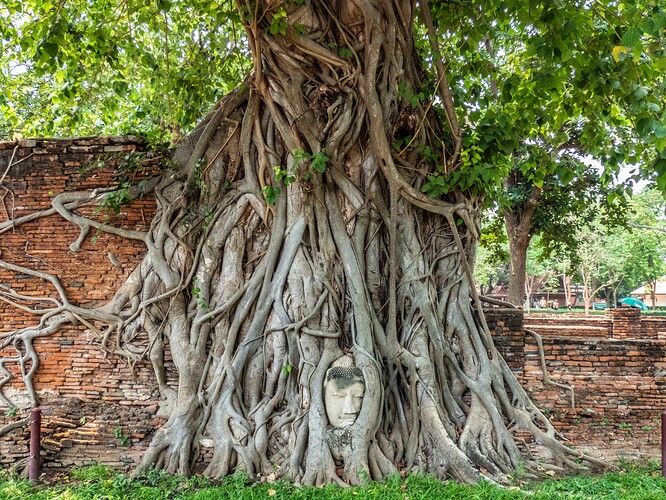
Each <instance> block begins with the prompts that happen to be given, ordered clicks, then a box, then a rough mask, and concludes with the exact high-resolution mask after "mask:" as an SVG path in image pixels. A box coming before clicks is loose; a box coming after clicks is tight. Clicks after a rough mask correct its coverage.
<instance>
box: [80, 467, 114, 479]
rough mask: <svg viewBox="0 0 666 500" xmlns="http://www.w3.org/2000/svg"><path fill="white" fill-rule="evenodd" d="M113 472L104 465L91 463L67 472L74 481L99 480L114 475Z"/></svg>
mask: <svg viewBox="0 0 666 500" xmlns="http://www.w3.org/2000/svg"><path fill="white" fill-rule="evenodd" d="M114 474H115V472H114V471H113V470H112V469H111V468H109V467H107V466H106V465H100V464H93V465H86V466H83V467H76V468H75V469H72V470H71V471H70V473H69V477H70V478H72V479H75V480H76V481H99V480H104V479H110V478H111V477H114Z"/></svg>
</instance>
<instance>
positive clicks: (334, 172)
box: [14, 1, 582, 484]
mask: <svg viewBox="0 0 666 500" xmlns="http://www.w3.org/2000/svg"><path fill="white" fill-rule="evenodd" d="M279 6H282V7H284V8H285V9H287V11H288V12H287V15H286V16H282V15H281V14H280V12H279V11H278V10H276V9H277V8H278V7H279ZM240 9H241V13H242V15H243V18H244V19H247V22H248V25H247V36H248V40H249V42H250V47H251V49H252V53H253V57H254V61H255V69H254V73H253V74H252V75H251V77H250V78H249V79H248V81H247V82H246V83H245V84H244V85H243V86H242V87H241V88H239V89H237V90H236V91H235V92H233V93H231V94H230V95H228V96H227V97H226V98H225V99H224V100H223V101H222V102H221V103H220V105H219V106H218V107H217V109H215V110H214V111H213V112H212V113H211V114H210V115H209V116H208V117H207V118H206V119H205V120H203V121H202V123H201V124H200V125H199V126H198V127H197V129H196V130H195V131H194V132H193V133H192V134H191V135H190V136H189V137H187V138H186V139H185V140H183V141H182V142H181V146H180V147H179V149H178V151H177V152H176V155H175V158H174V160H175V163H176V167H175V170H174V171H171V172H167V173H166V174H165V175H164V177H163V179H162V180H161V182H160V184H159V185H158V186H157V187H156V189H155V194H156V198H157V202H158V210H157V214H156V216H155V218H154V220H153V223H152V226H151V229H150V231H149V233H147V234H135V233H132V234H130V233H129V232H123V233H122V234H123V235H125V236H128V237H136V238H139V239H141V240H143V241H144V242H145V243H146V246H147V254H146V257H145V259H144V261H143V262H142V263H141V264H140V266H139V267H138V268H137V269H136V270H135V271H134V273H133V274H132V276H130V278H129V279H128V280H127V282H126V283H125V285H124V286H123V287H122V288H121V289H120V290H119V291H118V292H117V294H116V296H115V297H114V299H113V300H112V301H111V302H110V303H109V304H107V305H105V306H103V307H101V308H98V309H93V310H89V311H87V312H86V311H82V310H78V309H77V310H76V313H77V315H78V317H85V318H87V319H88V321H92V322H96V323H97V324H98V325H99V327H100V328H101V327H102V326H101V325H102V324H103V323H106V324H107V325H108V328H107V331H106V338H109V336H114V335H117V336H118V340H117V345H119V346H124V345H125V344H126V343H130V342H132V341H136V339H140V338H141V335H139V334H138V333H140V332H144V333H143V335H144V336H145V337H146V338H147V341H149V342H150V345H151V348H150V352H149V353H148V354H149V359H150V362H151V363H152V365H153V367H154V369H155V373H156V377H157V381H158V385H159V387H160V392H161V394H162V398H163V403H162V411H165V412H167V413H168V414H169V415H170V416H169V418H168V421H167V422H166V424H165V425H164V426H163V427H162V428H161V429H160V430H159V431H158V432H157V434H156V435H155V436H154V439H153V441H152V444H151V445H150V448H149V449H148V451H147V452H146V454H145V456H144V458H143V461H142V464H141V466H140V469H145V468H148V467H150V466H153V465H156V466H157V467H160V468H164V469H165V470H167V471H168V472H177V473H181V474H188V473H189V472H190V470H191V467H192V465H193V464H194V463H195V461H196V460H197V457H198V449H199V442H200V440H201V438H204V437H205V438H208V439H209V440H210V441H212V442H213V444H214V455H213V458H212V461H211V462H210V463H209V464H208V465H207V469H206V474H207V475H209V476H212V477H221V476H224V475H226V474H229V473H231V472H233V471H234V470H236V469H242V470H245V471H246V472H247V473H248V474H250V475H255V474H269V473H272V472H275V471H278V472H279V474H280V475H281V476H286V477H290V478H292V479H294V480H297V481H300V482H302V483H304V484H322V483H327V482H339V481H346V482H349V483H358V482H360V481H361V480H362V478H363V477H365V476H366V475H367V476H368V477H370V478H373V479H381V478H383V477H385V476H386V475H387V474H391V473H394V472H396V471H398V470H399V469H404V470H406V471H423V472H430V473H433V474H435V475H436V476H438V477H440V478H446V477H449V476H453V477H455V478H457V479H460V480H462V481H468V482H471V481H476V480H478V479H479V478H480V477H481V476H482V475H483V474H487V475H488V476H490V477H494V478H498V479H502V478H504V477H505V474H506V473H509V472H511V471H513V470H514V469H515V468H517V467H519V466H521V465H523V464H525V466H526V467H527V468H529V469H531V470H534V471H536V469H537V467H540V466H538V464H537V463H536V462H534V461H532V460H530V459H529V458H527V457H526V456H524V455H523V453H522V451H521V449H520V448H519V447H518V445H517V444H516V441H515V440H514V437H513V435H514V433H516V432H517V433H519V434H520V436H521V439H522V438H524V436H525V431H527V432H528V433H529V434H531V435H532V436H533V437H534V438H535V440H534V442H532V444H533V445H534V444H535V442H536V443H539V445H540V446H542V447H546V448H547V449H548V450H549V452H550V456H551V458H552V461H551V463H552V464H554V465H555V466H560V465H563V464H567V465H571V466H575V463H574V462H573V461H572V460H571V457H579V456H581V457H582V455H581V454H580V453H578V452H575V451H572V450H570V449H568V448H565V447H564V446H563V445H561V444H560V443H559V441H557V440H556V438H555V434H556V433H555V429H554V428H553V427H552V425H551V424H550V423H549V421H548V420H547V419H546V418H545V417H544V415H543V414H542V413H541V412H540V411H539V410H538V409H537V408H536V407H535V406H534V405H533V404H532V402H531V401H530V400H529V398H528V396H527V395H526V393H525V391H524V390H523V389H522V388H521V387H520V385H519V384H518V383H517V381H516V379H515V377H514V375H513V374H512V372H511V370H510V369H509V368H508V366H507V365H506V363H505V362H504V360H503V359H502V357H501V356H500V355H499V353H498V352H497V350H496V349H495V347H494V345H493V342H492V339H491V337H490V334H489V331H488V328H487V325H486V323H485V319H484V317H483V313H482V309H481V307H480V302H479V299H478V297H477V296H476V293H475V291H474V287H473V285H472V279H471V276H472V275H471V268H472V267H473V262H474V255H475V249H476V245H477V242H478V238H479V231H480V228H479V211H480V203H479V202H478V200H473V199H466V198H465V197H464V196H463V195H462V194H461V193H452V194H451V195H450V196H449V197H448V198H447V199H444V200H430V199H428V198H427V197H424V196H422V195H421V194H420V187H421V185H422V183H423V182H424V179H425V177H426V175H428V174H429V173H433V172H434V171H435V170H436V168H437V167H436V165H434V164H432V163H429V161H428V159H427V158H425V157H422V156H421V155H420V154H419V153H418V146H422V145H429V146H430V147H431V148H432V149H433V150H439V151H440V152H441V155H442V156H441V158H440V161H441V162H442V164H443V165H444V166H445V167H444V168H445V169H447V168H448V169H452V168H455V166H456V165H455V156H456V154H455V150H456V146H455V144H456V142H457V140H458V137H457V136H456V135H457V132H456V131H457V128H456V127H457V125H455V120H454V117H452V116H451V115H449V123H448V124H447V126H445V127H443V126H442V125H441V124H440V123H438V121H437V119H436V117H435V116H434V113H432V111H431V108H430V107H429V106H427V105H426V104H425V103H422V104H419V105H417V106H416V107H412V105H411V104H410V103H408V102H406V101H404V100H402V99H401V98H400V96H399V92H398V87H399V85H406V86H407V87H409V88H412V89H419V88H420V87H421V84H422V83H423V82H422V81H421V80H420V78H421V76H420V75H421V70H420V61H419V60H418V59H417V57H416V52H415V49H414V46H413V40H412V33H411V31H410V30H411V26H412V21H413V16H414V12H415V7H414V6H413V5H411V4H410V3H407V2H370V1H360V2H352V1H337V2H336V1H333V2H319V1H312V2H308V1H306V2H304V3H303V5H300V6H298V5H297V2H294V3H293V5H292V4H279V5H276V6H274V5H273V3H271V2H258V3H257V4H256V6H255V4H247V5H245V4H242V5H240ZM425 14H426V15H427V11H426V12H425ZM275 23H277V24H275ZM281 23H284V24H281ZM296 26H298V27H299V29H298V30H297V29H295V27H296ZM273 27H275V31H274V32H273V31H272V28H273ZM440 80H441V79H440ZM442 92H443V94H444V97H443V101H444V102H445V104H446V100H447V98H446V88H444V89H443V90H442ZM428 110H430V111H429V112H426V111H428ZM447 129H448V130H453V131H454V132H453V133H452V134H451V137H447V133H445V132H444V130H447ZM406 136H410V137H412V138H414V142H413V144H412V145H411V146H410V147H409V148H407V149H406V150H404V151H401V150H399V149H394V148H393V147H392V144H393V143H394V140H396V139H404V138H405V137H406ZM445 144H454V146H453V147H452V148H451V149H452V150H453V153H451V154H449V151H450V150H449V149H448V148H447V147H446V146H444V145H445ZM81 199H85V200H87V201H90V200H96V199H97V198H94V197H89V198H85V197H84V196H82V197H81ZM57 200H58V199H57ZM66 201H67V200H64V199H62V198H60V199H59V201H57V202H56V204H57V206H58V207H59V211H60V212H61V213H62V214H63V215H65V216H66V217H68V218H69V220H72V221H73V222H75V223H80V224H81V225H83V223H84V221H83V220H82V218H78V219H77V218H76V217H75V216H74V215H73V211H74V205H73V203H74V202H71V201H69V202H67V203H66ZM85 223H90V221H87V220H86V221H85ZM92 227H99V229H100V230H112V229H113V228H109V227H105V226H103V225H100V224H97V225H95V224H94V223H92ZM521 290H522V288H521ZM65 306H67V305H65ZM68 307H69V306H67V307H63V313H62V314H61V315H52V316H51V318H50V319H48V320H47V321H46V322H45V323H44V324H43V325H42V326H40V327H39V328H43V327H49V328H52V327H54V326H57V325H59V324H62V323H64V322H67V321H71V320H72V317H71V315H68V311H69V308H68ZM130 333H132V335H130ZM31 335H32V334H31ZM14 337H15V343H16V344H20V343H21V342H22V341H23V342H29V341H30V340H31V339H32V338H33V337H31V336H30V335H28V334H27V333H26V332H22V331H19V332H15V334H14ZM166 351H170V355H171V357H172V358H173V363H174V365H175V369H176V371H177V376H178V383H177V386H175V387H170V386H169V384H168V383H167V377H166V374H165V365H164V356H165V353H166ZM332 365H333V366H334V367H335V368H338V369H339V370H338V371H340V370H341V371H342V372H344V373H347V375H348V374H349V373H353V374H355V375H354V377H355V378H354V380H352V382H353V383H357V384H360V385H361V387H362V389H363V392H362V396H360V395H359V396H357V398H361V397H362V402H359V404H358V408H357V409H356V410H355V413H353V414H352V417H351V418H352V421H353V423H351V424H348V425H343V426H337V427H336V426H334V425H331V424H332V423H334V419H333V418H332V417H331V415H332V414H333V412H334V410H335V408H334V404H333V403H330V400H329V393H328V392H327V391H329V389H328V387H330V384H332V383H333V382H332V381H333V378H332V377H333V374H334V373H337V372H335V370H332V368H331V366H332ZM352 365H353V366H352ZM345 370H346V371H345ZM27 384H28V380H27V381H26V385H27ZM335 396H336V395H335V394H334V395H333V396H332V397H335ZM345 401H347V400H345ZM341 404H342V403H341ZM344 404H345V405H347V402H345V403H344ZM338 470H342V471H343V472H342V474H341V475H338Z"/></svg>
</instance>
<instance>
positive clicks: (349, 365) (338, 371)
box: [324, 354, 365, 388]
mask: <svg viewBox="0 0 666 500" xmlns="http://www.w3.org/2000/svg"><path fill="white" fill-rule="evenodd" d="M330 380H334V381H335V383H336V385H338V387H341V388H344V387H349V386H350V385H352V384H355V383H359V382H360V383H361V384H363V386H364V387H365V379H364V378H363V372H362V371H361V369H360V368H358V367H357V366H355V365H354V358H352V357H351V356H349V355H346V354H345V355H342V356H340V357H339V358H338V359H336V360H335V361H333V363H331V367H330V368H329V369H328V370H327V371H326V379H325V382H324V385H326V384H327V383H328V382H329V381H330Z"/></svg>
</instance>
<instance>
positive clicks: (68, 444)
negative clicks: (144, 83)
mask: <svg viewBox="0 0 666 500" xmlns="http://www.w3.org/2000/svg"><path fill="white" fill-rule="evenodd" d="M15 146H16V144H15V143H0V176H1V175H2V174H3V173H4V170H5V168H6V165H7V163H8V161H9V158H10V157H11V156H12V154H15V157H14V162H16V161H17V160H23V161H20V163H18V164H16V165H15V166H14V167H13V168H12V169H10V171H9V172H8V175H7V177H6V178H5V180H4V182H3V186H5V187H6V188H7V190H5V189H3V188H0V199H2V203H0V221H4V220H6V218H7V213H6V212H5V210H6V211H8V212H11V213H13V214H14V215H15V216H20V215H23V214H27V213H30V212H32V211H34V210H41V209H47V208H49V207H50V203H51V200H52V198H53V196H54V195H55V194H57V193H59V192H61V191H63V190H65V191H77V190H82V189H94V188H98V187H104V186H108V185H109V184H111V183H112V180H113V175H114V168H115V167H116V166H117V163H118V162H119V161H122V156H123V155H124V154H125V153H126V152H127V151H131V150H140V149H141V145H140V144H139V143H138V141H136V140H135V139H132V138H128V137H119V138H83V139H68V140H28V141H22V142H21V143H19V144H18V146H19V147H18V149H16V151H14V150H15ZM99 160H104V161H105V162H106V167H105V168H95V167H94V166H95V165H96V164H97V162H98V161H99ZM148 164H149V165H150V162H149V163H148ZM86 213H91V210H88V211H87V212H86ZM153 213H154V203H153V201H152V200H151V199H150V198H147V199H145V200H141V201H135V202H133V203H132V204H130V205H128V206H124V207H123V209H122V211H121V213H120V214H118V215H113V216H112V217H111V218H110V219H109V220H108V221H107V223H108V224H114V225H118V226H121V227H128V228H130V227H131V228H134V229H139V230H145V229H146V228H147V227H148V224H149V222H150V219H151V217H152V215H153ZM98 216H101V214H100V215H98ZM78 234H79V230H78V228H76V227H74V226H72V225H71V224H69V223H68V222H66V221H64V220H63V219H62V218H60V217H59V216H57V215H55V216H49V217H47V218H43V219H40V220H39V221H35V222H32V223H29V224H26V225H23V226H21V227H17V228H16V230H15V231H13V232H8V233H5V234H3V235H0V252H1V255H0V258H2V259H4V260H7V261H10V262H14V263H19V264H21V265H23V266H26V267H30V268H33V269H38V270H40V271H43V272H51V273H57V274H58V275H59V276H61V278H62V282H63V286H64V287H65V289H66V290H67V293H68V294H69V296H70V298H71V300H72V301H73V302H74V303H76V304H80V305H94V304H100V303H103V302H104V301H105V300H108V299H109V298H110V297H111V296H112V294H113V292H114V290H115V289H116V288H117V287H118V286H119V285H120V283H122V281H123V279H125V277H126V276H127V275H128V274H129V273H130V272H131V270H132V269H133V268H134V267H135V266H136V264H137V263H138V262H139V261H140V259H141V257H142V255H143V253H144V248H143V246H142V245H141V244H138V243H136V242H128V241H126V240H122V239H120V238H117V237H114V236H111V235H108V234H106V233H102V234H100V235H99V237H98V238H97V240H96V242H95V243H93V238H92V237H88V238H87V239H86V241H85V242H84V244H83V250H82V251H81V252H79V253H75V252H72V251H71V250H70V249H69V244H70V243H72V242H73V241H74V240H76V238H77V236H78ZM91 236H92V235H91ZM109 252H111V253H113V254H114V255H115V257H116V258H117V259H118V260H119V261H120V263H121V265H120V267H115V266H114V265H112V264H111V262H110V260H109V257H108V253H109ZM0 283H4V284H11V285H12V287H14V288H15V289H16V290H18V291H20V292H21V293H25V294H30V295H38V296H44V295H48V296H52V297H56V294H55V291H54V290H53V287H52V286H51V285H50V284H49V283H46V282H44V281H43V280H40V279H36V278H34V277H32V276H27V275H21V274H16V273H9V272H7V271H4V270H1V269H0ZM619 314H620V315H622V314H623V313H619ZM632 314H635V313H633V312H628V313H626V315H632ZM626 315H624V316H622V317H620V318H615V320H616V323H617V325H615V326H614V325H613V318H612V317H610V315H609V316H606V317H591V318H584V319H583V318H581V317H577V318H571V317H563V316H562V315H542V314H539V315H536V314H534V315H526V316H525V320H524V326H525V328H530V329H532V330H536V331H538V332H539V333H541V334H542V335H543V340H544V351H545V355H546V361H547V364H548V370H549V373H550V375H551V377H552V378H553V380H555V381H558V382H566V383H572V384H573V385H574V386H575V394H576V406H575V409H571V408H570V405H569V396H568V393H567V392H566V391H563V390H561V389H558V388H554V387H550V386H547V387H544V386H543V381H542V373H541V367H540V363H539V357H538V352H537V349H536V344H535V342H534V340H533V339H532V338H531V337H530V336H526V335H524V332H523V314H522V311H518V310H511V309H498V308H493V309H489V310H488V313H487V320H488V323H489V327H490V328H491V330H492V331H493V332H494V339H495V342H496V345H497V346H498V349H499V350H500V352H502V353H503V355H504V356H505V358H506V360H507V362H508V363H509V366H511V368H512V369H513V370H514V371H515V372H516V374H517V376H518V378H519V380H521V381H522V382H523V383H524V384H525V386H526V388H527V390H528V391H529V392H530V394H531V395H532V397H533V398H534V399H535V401H536V403H537V405H538V406H540V407H541V408H544V409H545V410H546V411H547V412H549V413H550V415H551V417H552V418H553V421H554V423H555V425H556V427H557V428H558V429H559V430H560V431H562V432H563V434H564V435H565V436H566V437H567V438H568V439H570V440H571V442H572V443H573V444H575V445H578V446H581V447H583V446H585V447H596V448H597V449H599V450H601V451H603V452H604V454H605V455H606V456H610V457H614V456H615V454H616V452H617V451H618V450H619V452H621V453H627V454H630V453H640V454H644V455H649V456H653V455H656V454H657V452H658V444H659V440H658V434H657V429H658V425H656V423H655V420H654V419H655V418H657V417H658V415H659V413H660V411H661V410H662V409H663V408H664V407H665V406H666V401H665V400H664V399H665V398H666V395H665V393H664V382H665V381H666V340H665V339H666V319H658V318H640V325H641V326H640V332H639V335H636V329H635V324H634V325H633V326H632V324H630V323H631V322H632V321H634V320H635V319H636V318H633V320H632V318H627V317H626ZM34 321H35V317H31V316H30V315H27V314H23V313H20V312H17V310H16V309H15V308H12V307H9V306H8V305H6V304H4V303H3V302H2V301H0V335H2V333H3V332H8V331H11V330H14V329H16V328H20V327H24V326H29V325H32V324H34ZM623 322H624V323H623ZM632 328H633V330H632ZM628 337H636V339H635V340H631V339H629V338H628ZM98 341H99V339H98V338H97V337H96V336H95V335H94V334H93V333H91V332H90V331H89V330H86V329H85V328H84V327H82V326H79V327H71V328H67V329H64V330H63V331H62V332H60V333H58V334H56V335H53V336H50V337H45V338H42V339H39V340H37V341H36V347H37V349H38V350H39V352H40V353H42V361H41V364H40V367H39V369H38V371H37V375H36V378H35V383H36V387H37V388H38V390H39V395H40V397H41V402H42V406H43V408H44V409H45V411H44V416H43V421H44V428H45V431H44V440H43V443H44V450H43V454H44V458H45V465H46V467H48V468H49V469H51V470H54V469H57V468H62V467H69V466H71V465H74V464H83V463H90V462H100V463H106V464H111V465H117V466H121V465H123V464H125V465H128V466H130V467H131V466H132V465H135V464H136V462H137V461H138V460H139V458H140V456H141V454H142V453H143V451H144V450H145V447H146V446H147V443H148V442H149V440H150V437H151V435H152V433H153V432H154V430H155V429H156V428H157V427H159V425H161V423H162V422H163V421H162V420H161V419H159V418H157V417H156V416H155V415H156V412H157V409H158V400H157V390H156V387H155V383H154V378H153V374H152V370H151V369H150V367H149V366H148V364H147V363H145V362H141V363H137V364H136V365H135V366H134V367H133V369H131V368H130V367H129V366H127V364H126V363H124V362H123V361H122V360H121V359H120V358H118V357H117V356H114V355H108V356H105V355H104V353H103V352H102V351H101V350H100V349H99V347H98V346H97V345H96V342H98ZM7 354H11V351H9V352H4V351H3V353H0V356H2V355H7ZM10 368H11V369H12V370H13V372H14V374H16V375H18V373H17V371H16V366H11V367H10ZM8 389H9V390H8V392H9V393H10V395H11V396H12V397H13V398H14V401H15V402H16V403H17V404H19V405H21V406H23V407H24V409H22V410H19V412H18V413H17V414H16V415H14V416H7V415H6V408H0V427H2V426H3V425H4V424H6V423H8V422H11V421H15V420H17V419H19V418H21V417H24V416H26V415H27V414H28V409H27V406H26V405H27V400H26V399H25V397H23V396H22V395H23V394H24V390H23V387H22V384H21V382H20V379H19V378H18V377H17V378H15V379H14V380H13V381H11V382H10V384H9V386H8ZM27 452H28V433H27V430H23V431H14V432H12V433H11V434H10V435H8V436H5V437H4V438H0V467H7V466H10V465H12V464H14V463H16V462H17V461H18V460H21V459H22V458H25V457H27Z"/></svg>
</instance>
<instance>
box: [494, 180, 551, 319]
mask: <svg viewBox="0 0 666 500" xmlns="http://www.w3.org/2000/svg"><path fill="white" fill-rule="evenodd" d="M519 180H520V173H519V172H517V171H514V172H512V173H511V174H510V175H509V177H508V178H507V179H506V180H505V182H504V188H505V190H507V191H508V190H510V189H511V188H512V187H514V186H516V185H517V184H518V182H519ZM540 198H541V189H540V188H538V187H536V186H534V187H532V190H531V191H530V194H529V195H528V197H527V199H526V200H525V201H524V202H523V203H521V204H519V205H517V206H514V207H507V208H505V209H504V210H503V212H502V215H503V216H504V222H505V224H506V232H507V235H508V238H509V255H510V264H511V270H510V273H509V290H508V294H507V301H508V302H510V303H511V304H513V305H516V306H522V305H523V302H524V300H525V296H524V295H525V279H526V274H527V249H528V247H529V246H530V241H531V240H532V222H533V220H534V213H535V212H536V207H537V203H538V202H539V199H540Z"/></svg>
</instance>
